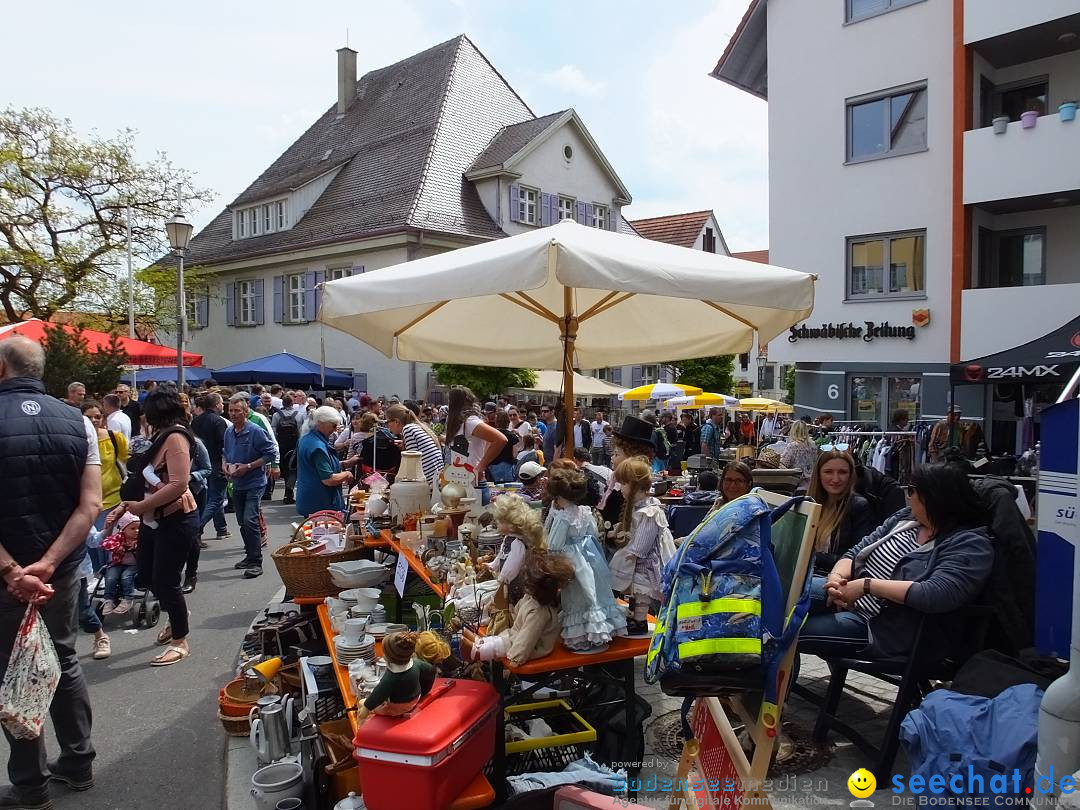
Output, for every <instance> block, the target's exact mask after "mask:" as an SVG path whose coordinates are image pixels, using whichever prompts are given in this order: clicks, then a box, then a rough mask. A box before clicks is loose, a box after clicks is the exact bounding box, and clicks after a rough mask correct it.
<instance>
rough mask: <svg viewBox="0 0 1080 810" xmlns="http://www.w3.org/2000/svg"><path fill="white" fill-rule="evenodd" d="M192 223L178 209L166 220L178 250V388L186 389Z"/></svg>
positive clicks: (170, 245)
mask: <svg viewBox="0 0 1080 810" xmlns="http://www.w3.org/2000/svg"><path fill="white" fill-rule="evenodd" d="M191 230H192V228H191V223H190V222H188V221H187V218H186V217H185V216H184V215H183V214H181V213H180V212H179V211H177V212H176V213H175V214H173V215H172V216H171V217H169V219H167V220H165V232H166V233H168V235H169V247H171V248H172V249H173V250H174V251H176V256H177V258H178V260H179V267H178V270H177V276H176V388H177V390H178V391H183V390H184V321H185V320H186V318H187V306H186V302H185V300H184V251H185V250H187V246H188V242H190V241H191Z"/></svg>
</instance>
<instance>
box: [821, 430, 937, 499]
mask: <svg viewBox="0 0 1080 810" xmlns="http://www.w3.org/2000/svg"><path fill="white" fill-rule="evenodd" d="M913 427H916V428H918V427H919V426H918V425H913ZM920 432H923V431H920V430H919V429H916V430H852V429H850V428H839V429H834V430H833V431H831V436H832V437H833V443H834V444H844V443H847V444H851V445H854V444H856V443H858V442H860V441H863V440H867V439H868V440H870V446H869V447H864V448H861V449H859V448H855V447H852V448H851V450H852V454H853V455H857V456H858V457H859V460H860V461H862V463H863V464H864V466H867V467H873V468H874V469H876V470H878V471H879V472H881V473H884V474H887V475H890V476H892V477H893V478H895V479H896V480H897V481H899V482H900V483H901V484H904V483H907V481H908V480H909V479H910V477H911V472H912V470H913V469H914V468H915V465H916V462H917V445H918V436H919V434H920ZM882 441H885V442H887V447H886V448H885V449H884V451H883V452H881V451H882V447H881V445H880V442H882ZM871 451H872V452H871ZM868 456H869V457H868Z"/></svg>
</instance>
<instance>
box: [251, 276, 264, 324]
mask: <svg viewBox="0 0 1080 810" xmlns="http://www.w3.org/2000/svg"><path fill="white" fill-rule="evenodd" d="M254 285H255V324H256V326H262V325H263V324H264V323H265V322H266V315H265V312H264V310H265V307H264V306H263V280H262V279H261V278H257V279H255V281H254Z"/></svg>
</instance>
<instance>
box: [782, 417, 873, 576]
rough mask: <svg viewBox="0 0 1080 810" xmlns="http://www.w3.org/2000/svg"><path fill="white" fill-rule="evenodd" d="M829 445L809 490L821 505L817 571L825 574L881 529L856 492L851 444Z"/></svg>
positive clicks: (819, 461)
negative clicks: (848, 450)
mask: <svg viewBox="0 0 1080 810" xmlns="http://www.w3.org/2000/svg"><path fill="white" fill-rule="evenodd" d="M800 424H801V423H800ZM826 447H828V448H829V449H828V450H826V449H825V448H824V447H823V448H822V452H821V455H819V456H818V460H817V464H815V465H814V472H813V475H811V477H810V489H809V491H808V492H807V493H806V494H807V495H809V496H810V497H811V498H813V499H814V500H815V501H817V502H818V503H819V504H821V514H820V515H819V516H818V524H817V531H816V532H815V534H814V551H815V552H816V554H815V556H814V571H815V572H816V573H820V574H821V575H823V576H824V575H826V574H828V573H829V572H830V571H831V570H832V569H833V566H834V565H836V561H837V560H838V559H839V558H840V555H841V554H843V553H844V552H846V551H847V550H848V549H849V548H851V547H852V546H853V545H855V544H856V543H858V542H859V541H860V540H862V539H863V538H864V537H866V536H867V535H868V534H870V533H871V532H872V531H874V529H875V528H877V526H876V522H875V521H874V510H873V509H872V508H871V507H870V502H869V501H868V500H866V498H864V497H863V496H862V495H859V494H858V493H856V492H855V483H856V479H857V477H858V476H857V475H856V469H855V459H853V458H852V457H851V455H850V454H849V453H848V452H847V445H837V446H835V447H834V446H833V445H826Z"/></svg>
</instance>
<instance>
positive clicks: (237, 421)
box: [221, 396, 274, 579]
mask: <svg viewBox="0 0 1080 810" xmlns="http://www.w3.org/2000/svg"><path fill="white" fill-rule="evenodd" d="M249 410H250V408H249V406H248V402H247V399H246V398H245V397H243V396H240V397H234V398H231V399H230V400H229V421H230V422H232V427H230V428H229V429H228V430H226V431H225V442H224V446H223V448H222V454H221V455H222V468H223V470H224V472H225V476H226V477H227V478H228V479H229V480H230V481H231V482H232V485H233V494H232V502H233V509H234V510H235V512H236V522H237V523H238V524H240V536H241V537H242V538H243V539H244V559H242V560H241V561H240V562H238V563H237V564H236V566H235V567H236V568H237V569H242V570H243V571H244V576H245V577H247V578H248V579H254V578H255V577H259V576H262V532H260V531H259V501H260V499H261V498H262V494H263V490H265V489H266V469H265V467H266V465H268V464H270V462H272V461H273V460H274V444H273V442H271V441H270V436H269V435H268V434H267V432H266V431H265V430H263V429H262V428H261V427H259V426H258V425H256V424H253V423H252V422H249V421H248V411H249Z"/></svg>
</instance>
